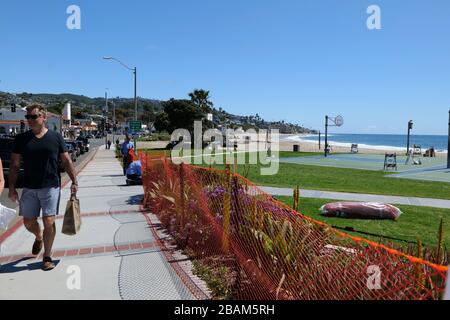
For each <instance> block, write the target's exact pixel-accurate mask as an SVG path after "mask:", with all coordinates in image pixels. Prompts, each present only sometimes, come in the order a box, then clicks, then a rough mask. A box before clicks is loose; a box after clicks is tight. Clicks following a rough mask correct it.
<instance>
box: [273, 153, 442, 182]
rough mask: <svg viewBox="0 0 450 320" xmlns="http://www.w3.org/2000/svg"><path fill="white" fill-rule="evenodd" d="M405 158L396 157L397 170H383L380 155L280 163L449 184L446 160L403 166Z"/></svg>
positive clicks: (297, 158) (426, 158)
mask: <svg viewBox="0 0 450 320" xmlns="http://www.w3.org/2000/svg"><path fill="white" fill-rule="evenodd" d="M406 160H407V156H403V155H401V156H399V155H397V170H395V169H393V168H389V170H384V163H385V156H384V155H381V154H332V155H328V156H327V157H326V158H325V157H324V156H307V157H289V158H281V159H280V162H283V163H295V164H303V165H314V166H325V167H335V168H348V169H361V170H373V171H384V172H386V173H392V172H394V173H397V174H389V177H393V178H406V179H418V180H430V181H442V182H450V169H447V165H446V159H445V158H443V157H436V158H428V157H421V158H420V162H421V164H420V165H418V164H412V162H411V161H409V163H408V164H405V163H406Z"/></svg>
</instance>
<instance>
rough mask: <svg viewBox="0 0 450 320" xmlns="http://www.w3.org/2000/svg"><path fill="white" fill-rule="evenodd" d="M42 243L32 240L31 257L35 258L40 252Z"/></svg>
mask: <svg viewBox="0 0 450 320" xmlns="http://www.w3.org/2000/svg"><path fill="white" fill-rule="evenodd" d="M42 242H43V240H37V239H36V240H34V243H33V248H32V249H31V254H32V255H33V256H37V255H38V254H39V252H41V250H42Z"/></svg>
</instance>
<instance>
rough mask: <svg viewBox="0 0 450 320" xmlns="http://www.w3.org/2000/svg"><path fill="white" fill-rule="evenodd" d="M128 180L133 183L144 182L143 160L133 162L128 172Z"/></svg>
mask: <svg viewBox="0 0 450 320" xmlns="http://www.w3.org/2000/svg"><path fill="white" fill-rule="evenodd" d="M126 174H127V179H128V180H131V181H133V182H137V183H141V182H142V164H141V160H136V161H133V162H132V163H131V164H130V165H129V166H128V169H127V171H126Z"/></svg>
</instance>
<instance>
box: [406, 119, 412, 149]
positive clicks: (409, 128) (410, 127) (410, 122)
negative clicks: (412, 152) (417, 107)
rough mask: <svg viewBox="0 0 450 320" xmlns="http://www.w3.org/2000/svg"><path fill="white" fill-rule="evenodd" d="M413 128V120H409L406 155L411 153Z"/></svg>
mask: <svg viewBox="0 0 450 320" xmlns="http://www.w3.org/2000/svg"><path fill="white" fill-rule="evenodd" d="M412 128H413V121H412V120H409V122H408V139H407V141H406V155H408V154H409V136H410V133H411V130H412Z"/></svg>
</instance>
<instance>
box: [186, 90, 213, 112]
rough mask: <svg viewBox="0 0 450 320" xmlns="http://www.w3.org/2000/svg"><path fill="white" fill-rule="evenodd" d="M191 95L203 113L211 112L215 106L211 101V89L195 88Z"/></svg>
mask: <svg viewBox="0 0 450 320" xmlns="http://www.w3.org/2000/svg"><path fill="white" fill-rule="evenodd" d="M189 97H190V98H191V101H192V102H193V103H194V104H195V105H196V106H197V107H199V108H200V109H201V110H202V112H203V113H210V112H211V109H212V107H213V103H212V102H211V101H209V99H210V98H211V97H210V96H209V91H206V90H203V89H195V90H194V91H192V92H191V93H189Z"/></svg>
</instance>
